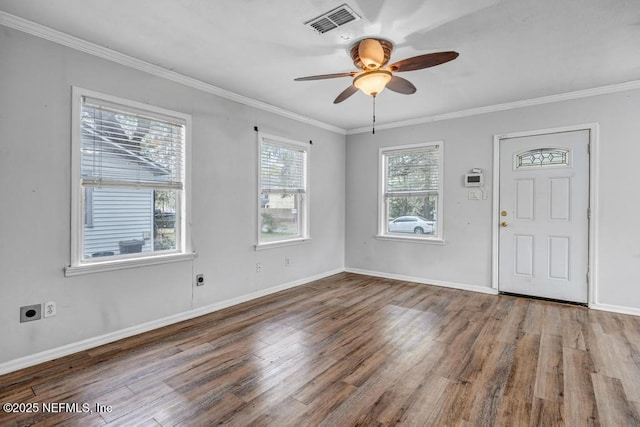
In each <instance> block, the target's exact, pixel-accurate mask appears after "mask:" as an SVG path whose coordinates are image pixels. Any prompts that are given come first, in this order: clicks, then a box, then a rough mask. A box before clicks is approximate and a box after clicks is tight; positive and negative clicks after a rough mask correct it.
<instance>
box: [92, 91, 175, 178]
mask: <svg viewBox="0 0 640 427" xmlns="http://www.w3.org/2000/svg"><path fill="white" fill-rule="evenodd" d="M97 104H98V102H95V103H94V104H91V103H89V102H88V101H87V100H85V101H84V102H83V104H82V118H81V129H80V132H81V136H82V147H81V152H82V160H81V176H82V178H83V182H84V183H98V184H99V183H100V182H114V181H118V182H120V181H126V182H136V183H141V182H146V183H163V184H164V185H167V186H170V187H173V188H181V185H182V180H183V170H182V169H183V168H182V163H183V161H182V160H183V159H182V158H183V145H184V131H185V127H184V125H182V124H175V123H171V122H168V121H166V120H163V119H158V118H152V117H148V116H145V115H141V114H137V113H134V112H131V113H125V112H122V111H118V110H116V109H111V108H106V107H104V106H101V105H97Z"/></svg>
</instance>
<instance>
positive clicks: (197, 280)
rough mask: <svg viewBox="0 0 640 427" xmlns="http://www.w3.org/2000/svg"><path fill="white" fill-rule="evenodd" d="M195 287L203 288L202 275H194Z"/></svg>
mask: <svg viewBox="0 0 640 427" xmlns="http://www.w3.org/2000/svg"><path fill="white" fill-rule="evenodd" d="M196 286H204V274H198V275H196Z"/></svg>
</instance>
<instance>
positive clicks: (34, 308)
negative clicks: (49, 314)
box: [20, 304, 42, 323]
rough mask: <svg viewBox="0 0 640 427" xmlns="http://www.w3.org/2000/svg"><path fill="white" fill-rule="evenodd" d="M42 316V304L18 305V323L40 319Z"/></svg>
mask: <svg viewBox="0 0 640 427" xmlns="http://www.w3.org/2000/svg"><path fill="white" fill-rule="evenodd" d="M41 318H42V305H40V304H34V305H25V306H24V307H20V323H23V322H31V321H32V320H40V319H41Z"/></svg>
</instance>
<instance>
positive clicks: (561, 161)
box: [515, 148, 569, 169]
mask: <svg viewBox="0 0 640 427" xmlns="http://www.w3.org/2000/svg"><path fill="white" fill-rule="evenodd" d="M548 166H569V150H566V149H563V148H537V149H534V150H530V151H525V152H524V153H520V154H516V156H515V168H516V169H520V168H529V167H548Z"/></svg>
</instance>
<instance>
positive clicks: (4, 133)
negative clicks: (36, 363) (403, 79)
mask: <svg viewBox="0 0 640 427" xmlns="http://www.w3.org/2000/svg"><path fill="white" fill-rule="evenodd" d="M72 85H75V86H80V87H83V88H87V89H92V90H96V91H99V92H103V93H107V94H111V95H114V96H119V97H122V98H127V99H131V100H135V101H139V102H145V103H148V104H152V105H156V106H160V107H163V108H168V109H171V110H175V111H180V112H183V113H186V114H191V115H192V118H193V129H192V153H191V158H192V169H191V178H192V201H191V205H192V212H191V218H192V241H193V248H194V249H195V250H196V251H197V252H198V257H197V258H196V259H195V260H193V261H186V262H176V263H170V264H164V265H156V266H146V267H140V268H135V269H126V270H120V271H114V272H105V273H96V274H89V275H82V276H75V277H65V276H64V274H63V267H64V266H65V265H68V264H69V262H70V216H71V214H70V211H71V201H70V197H71V196H70V193H71V181H70V179H71V174H70V167H71V133H70V132H71V86H72ZM0 94H1V96H0V200H1V201H2V204H1V206H2V208H1V209H0V238H1V242H2V243H1V245H0V328H1V329H0V332H1V334H0V335H1V336H2V340H3V345H2V346H0V364H2V363H3V362H7V361H11V360H16V359H19V358H24V357H27V356H29V355H32V354H34V353H38V352H42V351H45V350H51V349H56V348H59V347H61V346H65V345H67V344H72V343H76V342H80V341H83V340H89V339H93V338H95V337H100V336H102V335H106V334H111V333H114V332H116V331H120V330H123V329H125V328H133V327H135V326H136V325H140V324H144V323H145V322H153V321H156V320H158V319H164V318H167V317H169V316H174V315H178V314H180V313H188V312H190V311H192V310H197V309H199V308H202V307H207V306H209V305H214V304H217V303H220V302H224V301H228V300H231V299H234V298H239V297H242V296H247V295H251V294H254V293H256V292H259V291H262V290H265V289H268V288H272V287H275V286H280V285H286V284H288V283H294V282H300V281H304V280H305V279H308V278H313V277H317V276H322V275H325V274H329V273H332V272H335V271H341V270H342V269H343V268H344V247H345V244H344V215H345V186H344V173H345V137H344V135H339V134H336V133H332V132H329V131H327V130H324V129H320V128H317V127H313V126H310V125H308V124H303V123H301V122H298V121H293V120H290V119H287V118H283V117H281V116H278V115H274V114H271V113H268V112H265V111H262V110H257V109H255V108H252V107H249V106H246V105H242V104H239V103H236V102H232V101H229V100H226V99H222V98H220V97H216V96H214V95H211V94H207V93H205V92H201V91H198V90H195V89H192V88H189V87H185V86H182V85H180V84H177V83H173V82H170V81H167V80H164V79H162V78H159V77H154V76H152V75H149V74H146V73H143V72H138V71H135V70H132V69H129V68H127V67H124V66H120V65H117V64H114V63H112V62H109V61H106V60H102V59H99V58H97V57H94V56H91V55H88V54H84V53H82V52H79V51H76V50H73V49H70V48H66V47H63V46H60V45H58V44H54V43H51V42H47V41H45V40H42V39H39V38H36V37H33V36H29V35H26V34H24V33H21V32H19V31H15V30H11V29H8V28H6V27H2V26H0ZM256 125H257V126H259V128H260V129H261V130H263V131H265V132H268V133H271V134H276V135H281V136H283V137H286V138H291V139H297V140H301V141H308V140H313V146H312V148H311V154H310V165H309V168H310V179H309V186H310V191H311V193H310V203H311V206H310V221H311V224H310V229H311V238H312V240H311V242H309V243H305V244H302V245H295V246H288V247H282V248H273V249H268V250H261V251H255V249H254V247H253V245H254V244H255V241H256V233H257V219H256V217H257V203H258V201H257V171H256V170H257V163H256V162H257V135H256V133H255V132H254V130H253V127H254V126H256ZM285 257H288V258H290V259H291V265H290V266H289V267H285V263H284V258H285ZM256 262H261V263H262V266H263V268H262V272H260V273H256V268H255V265H256ZM196 273H203V274H204V275H205V280H206V285H205V286H203V287H197V288H196V287H193V286H192V285H193V282H194V274H196ZM46 301H55V302H56V303H57V309H58V314H57V316H55V317H51V318H47V319H42V320H38V321H35V322H29V323H22V324H21V323H19V321H18V320H19V307H20V306H23V305H29V304H36V303H44V302H46Z"/></svg>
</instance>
